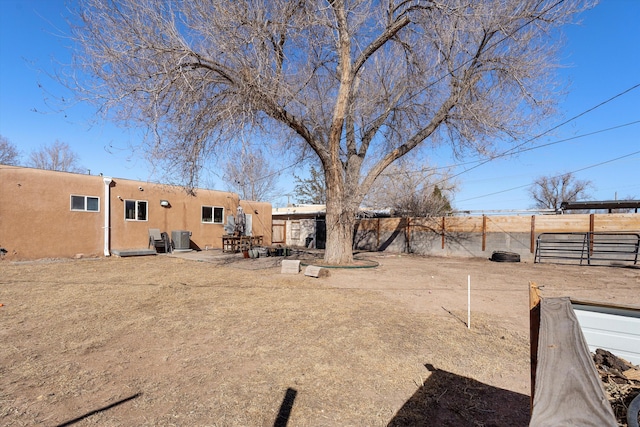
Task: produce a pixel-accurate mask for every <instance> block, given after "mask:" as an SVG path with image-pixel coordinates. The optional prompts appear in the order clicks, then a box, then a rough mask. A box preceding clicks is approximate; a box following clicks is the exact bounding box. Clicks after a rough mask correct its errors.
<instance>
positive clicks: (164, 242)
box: [148, 228, 171, 253]
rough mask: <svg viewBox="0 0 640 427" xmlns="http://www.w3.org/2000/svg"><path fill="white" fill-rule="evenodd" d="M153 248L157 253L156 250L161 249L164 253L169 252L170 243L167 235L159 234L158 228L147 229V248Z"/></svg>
mask: <svg viewBox="0 0 640 427" xmlns="http://www.w3.org/2000/svg"><path fill="white" fill-rule="evenodd" d="M151 246H153V247H154V248H155V250H156V252H158V248H162V249H163V250H164V253H169V252H171V241H170V240H169V235H168V234H167V233H164V232H163V233H161V232H160V229H159V228H150V229H149V246H148V247H151Z"/></svg>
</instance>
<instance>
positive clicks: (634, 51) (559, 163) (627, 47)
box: [0, 0, 640, 210]
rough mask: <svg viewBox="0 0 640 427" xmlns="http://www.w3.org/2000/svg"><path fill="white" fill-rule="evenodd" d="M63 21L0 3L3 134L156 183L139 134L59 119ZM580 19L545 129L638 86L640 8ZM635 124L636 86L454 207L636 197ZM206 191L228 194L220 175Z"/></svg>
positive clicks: (283, 184) (615, 7)
mask: <svg viewBox="0 0 640 427" xmlns="http://www.w3.org/2000/svg"><path fill="white" fill-rule="evenodd" d="M66 13H67V12H66V9H65V1H64V0H0V134H1V135H3V136H4V137H6V138H8V139H9V140H10V141H11V142H12V143H14V144H15V145H16V146H17V147H18V149H19V150H20V151H21V153H22V154H23V159H26V157H27V156H28V154H29V153H30V152H31V151H33V150H37V149H39V148H40V147H42V146H43V145H45V144H51V143H53V142H54V141H56V140H59V141H62V142H65V143H67V144H69V145H70V147H71V148H72V150H73V151H74V152H76V153H77V154H78V156H79V157H80V164H81V165H83V166H84V167H85V168H86V169H87V171H90V173H91V174H98V173H104V174H105V175H109V176H113V177H118V178H128V179H136V180H143V181H146V180H154V176H153V173H152V170H151V168H150V167H149V165H148V164H147V163H146V162H145V160H144V159H143V158H142V157H141V155H140V154H139V152H136V151H135V150H132V149H131V146H135V145H136V144H137V143H138V142H139V140H140V139H139V133H138V131H136V130H122V129H119V128H116V127H115V126H113V125H112V124H110V123H104V122H95V121H94V114H93V111H92V110H91V109H90V108H87V107H86V106H82V105H79V106H76V107H73V108H71V109H69V110H66V111H64V112H58V111H56V109H55V108H52V105H55V103H54V102H52V101H48V99H49V98H50V95H48V92H51V93H55V94H59V93H63V90H62V88H60V87H58V86H57V85H56V83H55V82H54V81H52V80H51V78H50V77H49V76H48V75H47V74H48V73H50V72H52V71H53V70H54V69H56V65H55V64H56V63H57V62H62V63H64V62H65V61H68V59H69V56H68V53H67V50H66V49H65V46H66V45H67V44H68V40H65V38H64V37H62V36H61V35H62V34H64V32H65V31H66V29H65V22H64V19H63V16H64V15H65V14H66ZM581 19H582V24H581V25H579V26H569V27H567V28H566V30H565V36H566V42H567V43H566V46H565V47H564V49H563V55H562V63H563V64H564V65H565V67H564V68H563V69H562V70H560V72H559V80H560V81H562V82H570V86H569V91H568V93H567V94H566V96H565V97H564V98H562V99H561V102H560V104H559V110H560V112H561V113H562V116H559V117H558V118H557V120H556V121H552V122H549V124H548V125H549V126H548V127H549V128H551V127H553V126H555V125H557V124H560V123H562V122H564V121H565V120H568V119H571V118H573V117H575V116H577V115H580V114H582V113H585V112H586V111H587V110H589V109H591V108H593V107H596V106H598V105H599V104H601V103H602V102H604V101H607V100H609V99H610V98H612V97H614V96H616V95H619V94H622V93H623V92H625V91H628V90H629V89H630V88H633V87H634V86H637V85H639V84H640V0H603V1H602V2H601V4H599V5H598V6H597V7H596V8H594V9H592V10H590V11H588V12H586V13H584V14H583V15H582V17H581ZM639 121H640V87H638V88H636V89H633V90H630V91H628V92H626V93H624V94H622V95H620V96H618V97H616V98H615V99H613V100H611V101H609V102H607V103H606V104H604V105H602V106H600V107H598V108H595V109H594V110H592V111H590V112H587V113H585V114H584V115H582V116H580V117H579V118H578V119H576V120H572V121H570V123H568V124H566V125H564V126H562V127H560V128H558V129H557V130H555V132H554V134H553V135H551V136H545V137H543V138H541V139H539V140H538V141H537V143H536V145H544V144H548V143H553V142H557V141H561V140H566V139H569V138H573V139H570V140H568V141H564V142H558V143H555V144H552V145H549V146H546V147H542V148H539V149H535V150H531V151H527V152H523V153H520V154H519V155H517V156H510V157H506V158H501V159H497V160H494V161H491V162H489V163H486V164H484V165H482V166H479V167H477V168H475V169H472V170H468V169H469V168H470V167H473V166H474V164H467V165H461V166H457V167H455V169H454V173H456V174H458V173H459V176H458V177H457V178H456V180H457V182H458V192H457V193H456V195H455V199H454V201H453V205H454V207H455V208H457V209H460V210H500V209H503V210H511V209H513V210H515V209H527V208H529V207H530V206H531V204H532V201H531V199H530V197H529V195H528V193H527V187H528V186H529V185H530V184H531V183H532V182H533V181H534V179H535V178H536V177H538V176H542V175H547V176H548V175H556V174H559V173H564V172H575V175H576V176H577V177H578V178H579V179H584V180H590V181H592V182H593V185H594V189H593V190H592V191H591V193H592V198H593V199H597V200H611V199H614V198H615V197H616V196H617V197H618V198H626V197H634V198H637V199H640V173H639V171H640V123H635V124H633V123H634V122H639ZM625 125H626V126H625ZM620 126H622V127H620ZM615 127H618V128H617V129H612V130H606V129H610V128H615ZM587 134H591V135H589V136H585V137H581V136H582V135H587ZM505 148H508V147H505ZM632 153H635V154H632ZM473 160H474V159H473V158H467V159H463V160H462V161H461V160H454V159H452V158H451V157H450V156H449V155H448V153H447V152H442V151H439V152H437V153H435V154H434V157H433V159H432V160H431V163H432V164H436V165H438V166H447V165H452V164H456V163H461V162H469V161H473ZM596 165H598V166H596ZM285 166H287V165H284V164H282V165H278V167H285ZM293 173H295V174H297V175H303V174H304V171H303V170H295V169H288V170H287V171H286V172H285V173H283V177H282V178H281V181H280V185H279V187H280V188H281V189H282V193H283V196H282V197H280V198H278V199H275V200H272V203H273V204H274V206H283V205H284V204H286V202H287V196H286V195H285V194H286V193H290V192H292V190H293V183H292V182H291V177H292V175H293ZM206 186H208V187H210V188H216V189H225V185H224V183H223V182H222V181H220V180H217V178H216V177H215V176H213V177H212V178H211V179H208V180H207V182H206ZM290 200H291V201H293V198H291V199H290Z"/></svg>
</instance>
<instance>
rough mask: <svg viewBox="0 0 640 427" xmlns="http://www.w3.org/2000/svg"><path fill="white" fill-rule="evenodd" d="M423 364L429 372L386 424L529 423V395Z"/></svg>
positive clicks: (395, 426) (494, 425) (496, 425)
mask: <svg viewBox="0 0 640 427" xmlns="http://www.w3.org/2000/svg"><path fill="white" fill-rule="evenodd" d="M425 366H426V367H427V369H428V370H429V371H431V375H430V376H429V378H427V380H426V381H425V382H424V384H423V385H422V386H421V387H420V388H419V389H418V390H417V391H416V392H415V393H414V394H413V396H411V398H410V399H409V400H408V401H407V402H406V403H405V404H404V405H403V406H402V408H400V410H399V411H398V412H397V413H396V415H395V416H394V417H393V419H392V420H391V421H390V422H389V424H388V425H387V427H403V426H407V427H408V426H487V427H488V426H492V427H501V426H527V425H529V412H530V401H529V396H527V395H525V394H520V393H515V392H512V391H509V390H504V389H501V388H497V387H493V386H490V385H488V384H484V383H481V382H479V381H476V380H474V379H471V378H467V377H462V376H460V375H456V374H453V373H451V372H447V371H443V370H440V369H436V368H434V367H433V366H431V365H428V364H427V365H425Z"/></svg>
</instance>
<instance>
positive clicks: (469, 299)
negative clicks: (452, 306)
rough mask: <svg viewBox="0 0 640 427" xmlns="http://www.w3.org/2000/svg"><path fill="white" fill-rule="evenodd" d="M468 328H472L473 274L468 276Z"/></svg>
mask: <svg viewBox="0 0 640 427" xmlns="http://www.w3.org/2000/svg"><path fill="white" fill-rule="evenodd" d="M467 329H471V275H468V276H467Z"/></svg>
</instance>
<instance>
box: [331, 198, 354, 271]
mask: <svg viewBox="0 0 640 427" xmlns="http://www.w3.org/2000/svg"><path fill="white" fill-rule="evenodd" d="M327 198H328V200H327V216H326V225H327V242H326V246H325V252H324V261H325V262H326V263H327V264H341V265H343V264H351V263H352V262H353V249H352V248H353V230H354V227H355V224H356V210H354V209H348V208H346V207H345V206H344V204H343V203H341V201H339V200H338V201H337V203H336V202H334V203H331V202H330V201H329V200H330V198H329V197H327Z"/></svg>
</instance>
